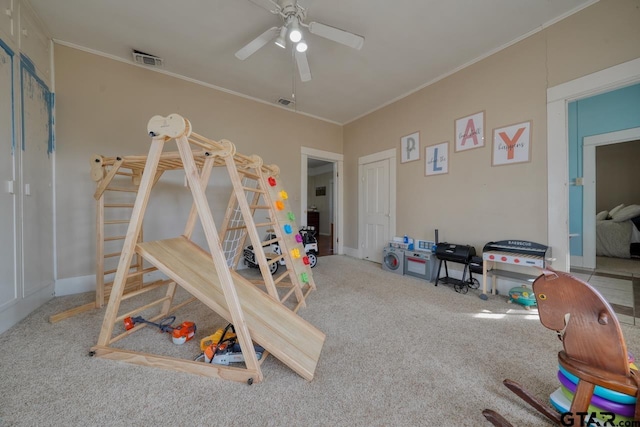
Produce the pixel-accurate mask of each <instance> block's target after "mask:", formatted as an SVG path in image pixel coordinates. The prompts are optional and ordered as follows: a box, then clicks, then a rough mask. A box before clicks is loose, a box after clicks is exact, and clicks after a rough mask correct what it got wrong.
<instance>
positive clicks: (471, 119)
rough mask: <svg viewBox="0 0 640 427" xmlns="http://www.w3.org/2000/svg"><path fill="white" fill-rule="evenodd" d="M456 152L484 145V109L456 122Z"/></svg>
mask: <svg viewBox="0 0 640 427" xmlns="http://www.w3.org/2000/svg"><path fill="white" fill-rule="evenodd" d="M455 128H456V136H455V138H456V152H457V151H464V150H470V149H472V148H480V147H484V111H480V112H479V113H475V114H472V115H470V116H467V117H463V118H461V119H457V120H456V122H455Z"/></svg>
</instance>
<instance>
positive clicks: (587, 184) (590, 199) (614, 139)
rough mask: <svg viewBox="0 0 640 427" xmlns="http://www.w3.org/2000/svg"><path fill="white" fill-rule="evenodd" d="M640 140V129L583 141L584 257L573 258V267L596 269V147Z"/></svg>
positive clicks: (593, 137)
mask: <svg viewBox="0 0 640 427" xmlns="http://www.w3.org/2000/svg"><path fill="white" fill-rule="evenodd" d="M639 139H640V127H637V128H632V129H626V130H621V131H616V132H608V133H602V134H599V135H592V136H586V137H585V138H584V140H583V144H582V146H583V148H582V159H583V160H582V165H583V179H584V187H583V189H582V191H583V193H582V194H583V196H582V257H574V256H572V257H571V265H573V266H576V267H584V268H596V217H595V215H596V213H597V212H596V178H597V177H596V147H602V146H605V145H612V144H620V143H622V142H629V141H636V140H639Z"/></svg>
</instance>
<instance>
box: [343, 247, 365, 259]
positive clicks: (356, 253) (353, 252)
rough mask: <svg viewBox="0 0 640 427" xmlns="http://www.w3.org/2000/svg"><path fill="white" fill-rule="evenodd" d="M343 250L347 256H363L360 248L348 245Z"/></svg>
mask: <svg viewBox="0 0 640 427" xmlns="http://www.w3.org/2000/svg"><path fill="white" fill-rule="evenodd" d="M342 251H343V252H344V254H345V255H347V256H350V257H353V258H358V259H361V258H362V255H360V251H359V250H358V248H350V247H348V246H343V247H342Z"/></svg>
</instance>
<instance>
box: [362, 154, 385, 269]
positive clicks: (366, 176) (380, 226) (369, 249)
mask: <svg viewBox="0 0 640 427" xmlns="http://www.w3.org/2000/svg"><path fill="white" fill-rule="evenodd" d="M362 166H363V167H362V171H363V176H362V177H361V179H362V184H363V187H362V188H363V190H364V191H363V210H364V211H363V214H364V215H363V221H364V223H363V224H362V226H363V236H362V238H363V241H362V255H363V258H364V259H368V260H370V261H375V262H382V248H383V247H384V245H386V244H387V242H388V241H389V240H390V239H391V236H390V233H389V230H390V228H389V223H390V220H391V206H390V203H389V193H390V191H389V190H390V179H389V159H384V160H379V161H377V162H372V163H366V164H364V165H362Z"/></svg>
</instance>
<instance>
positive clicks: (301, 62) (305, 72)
mask: <svg viewBox="0 0 640 427" xmlns="http://www.w3.org/2000/svg"><path fill="white" fill-rule="evenodd" d="M296 64H298V71H299V72H300V80H302V81H303V82H308V81H309V80H311V69H309V61H307V54H306V52H298V51H296Z"/></svg>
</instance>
